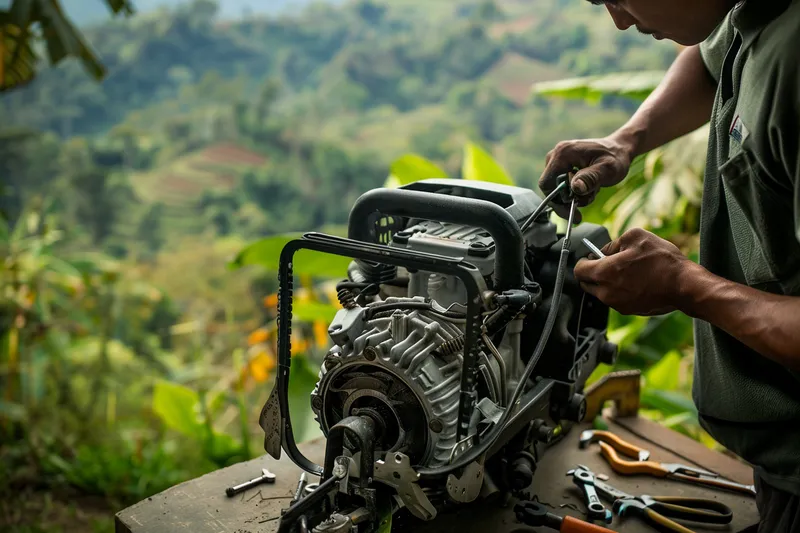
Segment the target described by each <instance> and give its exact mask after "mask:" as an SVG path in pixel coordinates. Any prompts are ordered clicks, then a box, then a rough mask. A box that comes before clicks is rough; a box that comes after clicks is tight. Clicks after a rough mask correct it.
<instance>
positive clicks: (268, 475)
mask: <svg viewBox="0 0 800 533" xmlns="http://www.w3.org/2000/svg"><path fill="white" fill-rule="evenodd" d="M262 483H275V474H273V473H272V472H270V471H269V470H267V469H266V468H262V469H261V475H260V476H258V477H257V478H253V479H251V480H250V481H245V482H244V483H241V484H239V485H236V486H234V487H228V488H227V489H225V494H227V495H228V497H229V498H230V497H231V496H236V495H237V494H239V493H240V492H244V491H246V490H247V489H251V488H253V487H255V486H257V485H261V484H262Z"/></svg>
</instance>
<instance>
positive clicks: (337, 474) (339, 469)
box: [333, 463, 345, 478]
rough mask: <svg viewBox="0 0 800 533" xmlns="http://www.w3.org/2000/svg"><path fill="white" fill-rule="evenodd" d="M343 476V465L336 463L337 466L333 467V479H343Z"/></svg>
mask: <svg viewBox="0 0 800 533" xmlns="http://www.w3.org/2000/svg"><path fill="white" fill-rule="evenodd" d="M344 474H345V468H344V465H343V464H341V463H337V464H336V465H335V466H334V467H333V475H334V476H335V477H339V478H341V477H344Z"/></svg>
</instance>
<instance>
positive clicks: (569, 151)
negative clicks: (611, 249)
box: [539, 137, 632, 222]
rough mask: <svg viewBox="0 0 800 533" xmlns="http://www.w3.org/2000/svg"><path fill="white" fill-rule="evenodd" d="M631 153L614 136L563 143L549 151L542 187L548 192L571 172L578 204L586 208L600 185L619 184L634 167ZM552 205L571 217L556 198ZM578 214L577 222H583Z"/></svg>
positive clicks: (557, 211)
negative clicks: (563, 176)
mask: <svg viewBox="0 0 800 533" xmlns="http://www.w3.org/2000/svg"><path fill="white" fill-rule="evenodd" d="M631 153H632V149H631V147H630V146H629V145H628V144H627V143H623V142H620V141H618V140H615V139H614V138H612V137H607V138H604V139H588V140H579V141H565V142H560V143H558V144H557V145H556V147H555V148H553V149H552V150H551V151H550V152H549V153H548V154H547V157H546V159H545V168H544V172H543V173H542V176H541V177H540V178H539V188H540V189H541V190H542V192H543V193H544V194H545V195H547V194H549V193H551V192H552V191H553V189H555V188H556V185H557V184H556V178H558V176H560V175H562V174H569V176H570V188H571V189H572V192H573V193H574V194H575V197H576V199H577V205H578V206H579V207H585V206H587V205H589V204H590V203H591V202H592V201H594V199H595V197H596V196H597V193H598V192H599V191H600V188H601V187H610V186H612V185H616V184H618V183H619V182H621V181H622V180H623V179H624V178H625V176H626V175H627V174H628V169H629V168H630V166H631ZM576 169H577V170H576ZM554 200H555V199H554ZM551 205H552V206H553V210H554V211H555V212H556V213H557V214H558V215H559V216H560V217H562V218H567V217H568V216H569V208H568V206H565V205H563V204H560V203H558V202H556V201H554V202H553V203H552V204H551ZM576 217H577V220H576V222H580V220H581V218H580V214H579V213H576Z"/></svg>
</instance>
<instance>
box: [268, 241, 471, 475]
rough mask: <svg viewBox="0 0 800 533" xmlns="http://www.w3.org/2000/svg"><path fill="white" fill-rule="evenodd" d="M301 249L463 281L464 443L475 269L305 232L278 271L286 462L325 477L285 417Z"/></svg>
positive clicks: (279, 382)
mask: <svg viewBox="0 0 800 533" xmlns="http://www.w3.org/2000/svg"><path fill="white" fill-rule="evenodd" d="M302 249H307V250H312V251H317V252H323V253H330V254H333V255H340V256H344V257H350V258H352V259H360V260H365V261H375V262H378V263H383V264H389V265H393V266H401V267H405V268H410V269H416V270H424V271H427V272H435V273H440V274H447V275H451V276H455V277H457V278H458V279H460V280H461V281H462V282H463V283H464V286H465V287H466V290H467V322H466V332H465V333H466V336H465V344H464V363H463V367H462V373H461V394H460V398H459V406H458V424H459V425H458V440H462V439H463V438H464V437H465V436H466V435H467V434H468V432H469V426H470V419H471V417H472V412H473V410H474V408H475V405H476V394H477V393H476V390H475V389H476V383H477V372H478V358H479V352H480V351H479V338H480V311H481V294H480V287H479V285H478V281H477V279H476V278H480V272H479V271H478V269H477V268H476V267H475V266H474V265H472V264H471V263H469V262H467V261H464V260H463V258H462V259H455V258H452V257H446V256H441V255H437V254H431V253H424V252H418V251H408V250H402V249H395V248H390V247H388V246H385V245H380V244H373V243H369V242H364V241H359V240H354V239H348V238H345V237H337V236H333V235H327V234H324V233H317V232H309V233H305V234H304V235H303V236H302V237H300V238H297V239H293V240H291V241H289V242H288V243H287V244H286V245H285V246H284V247H283V250H282V251H281V255H280V264H279V267H278V280H279V292H278V374H277V379H276V384H275V390H274V392H276V393H277V397H278V403H279V407H280V417H281V447H282V448H283V450H284V451H285V452H286V453H287V455H289V458H290V459H291V460H292V461H293V462H294V463H295V464H296V465H297V466H299V467H300V468H302V469H303V470H305V471H306V472H308V473H310V474H314V475H317V476H323V475H324V474H326V469H324V468H323V467H322V466H320V465H318V464H316V463H314V462H313V461H311V460H309V459H308V458H307V457H306V456H305V455H303V453H302V452H301V451H300V450H299V449H298V447H297V442H296V441H295V439H294V433H293V431H292V421H291V415H290V413H289V375H290V370H291V332H292V325H291V322H292V293H293V284H294V275H293V259H294V255H295V253H297V252H298V251H299V250H302ZM282 316H286V317H287V320H283V319H282V318H281V317H282ZM268 403H269V401H268ZM277 458H278V457H276V459H277Z"/></svg>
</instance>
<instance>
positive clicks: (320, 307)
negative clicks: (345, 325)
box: [292, 302, 338, 324]
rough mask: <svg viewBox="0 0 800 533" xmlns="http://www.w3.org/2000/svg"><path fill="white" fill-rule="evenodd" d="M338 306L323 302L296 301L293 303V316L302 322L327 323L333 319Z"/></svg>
mask: <svg viewBox="0 0 800 533" xmlns="http://www.w3.org/2000/svg"><path fill="white" fill-rule="evenodd" d="M336 311H338V308H337V307H336V306H334V305H331V304H326V303H321V302H295V303H293V304H292V318H293V319H295V320H300V321H302V322H318V321H323V322H325V323H326V324H328V323H330V322H331V321H332V320H333V317H334V316H335V315H336Z"/></svg>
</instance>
